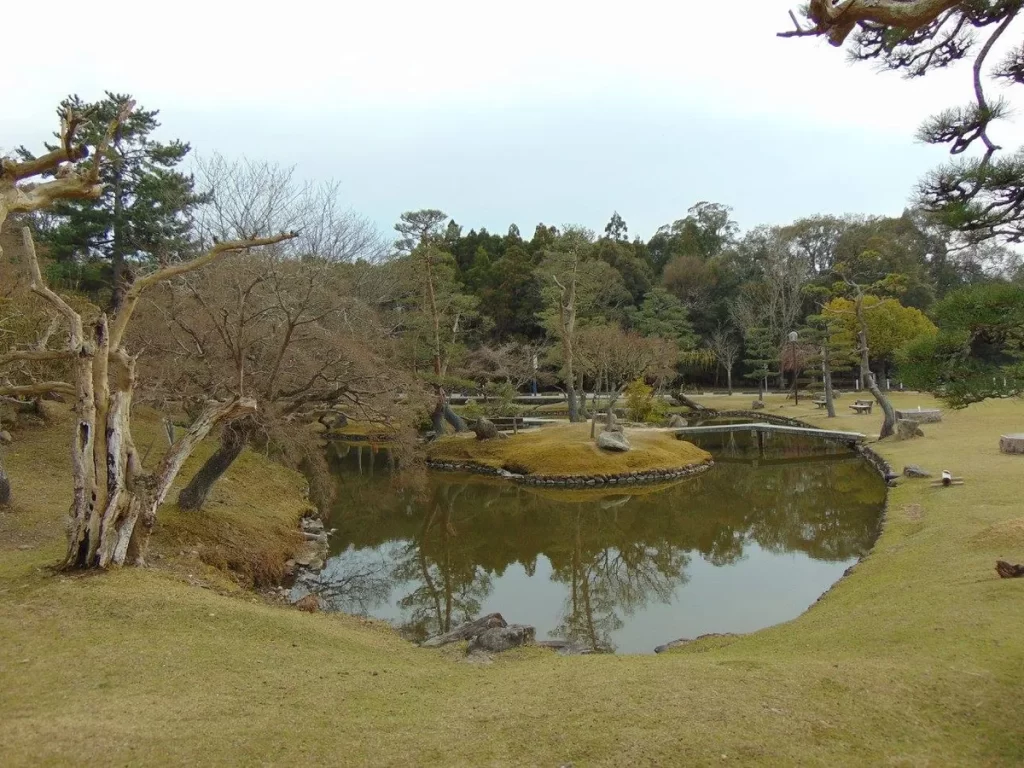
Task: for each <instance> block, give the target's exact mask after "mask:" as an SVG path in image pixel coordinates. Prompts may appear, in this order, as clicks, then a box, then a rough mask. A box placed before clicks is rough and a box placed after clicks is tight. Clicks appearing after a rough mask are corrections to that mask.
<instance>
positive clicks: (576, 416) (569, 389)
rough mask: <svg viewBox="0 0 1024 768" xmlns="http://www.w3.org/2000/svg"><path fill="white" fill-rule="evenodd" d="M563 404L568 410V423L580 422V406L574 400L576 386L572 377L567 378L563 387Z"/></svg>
mask: <svg viewBox="0 0 1024 768" xmlns="http://www.w3.org/2000/svg"><path fill="white" fill-rule="evenodd" d="M565 403H566V406H567V407H568V409H569V421H571V422H573V423H575V422H577V421H579V420H580V406H579V401H578V400H577V399H576V385H575V384H574V383H573V380H572V377H567V380H566V385H565Z"/></svg>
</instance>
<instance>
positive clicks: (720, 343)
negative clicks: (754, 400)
mask: <svg viewBox="0 0 1024 768" xmlns="http://www.w3.org/2000/svg"><path fill="white" fill-rule="evenodd" d="M708 344H709V346H710V347H711V351H712V352H714V353H715V358H716V360H717V361H718V364H719V365H720V366H722V367H723V368H725V380H726V384H727V386H728V388H729V394H730V395H731V394H732V370H733V367H734V366H735V365H736V360H737V359H739V356H740V341H739V339H737V338H736V336H735V335H734V334H733V332H732V330H731V329H730V328H726V327H725V326H722V325H719V326H718V327H717V328H715V330H714V331H712V332H711V338H710V339H709V340H708Z"/></svg>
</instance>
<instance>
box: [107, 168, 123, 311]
mask: <svg viewBox="0 0 1024 768" xmlns="http://www.w3.org/2000/svg"><path fill="white" fill-rule="evenodd" d="M113 186H114V220H113V227H112V230H113V232H112V237H111V248H110V262H111V264H112V266H113V280H112V285H111V294H110V311H111V312H114V313H116V312H117V311H118V310H119V309H120V308H121V305H122V304H124V295H125V292H126V291H127V285H126V280H125V269H124V254H125V250H126V249H125V244H124V184H123V181H122V179H121V170H120V169H118V170H117V173H116V174H115V176H114V185H113Z"/></svg>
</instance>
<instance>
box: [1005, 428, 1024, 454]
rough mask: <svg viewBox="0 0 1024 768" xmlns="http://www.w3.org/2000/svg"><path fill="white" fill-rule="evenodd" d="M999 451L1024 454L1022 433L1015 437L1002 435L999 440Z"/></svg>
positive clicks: (1023, 436) (1023, 435)
mask: <svg viewBox="0 0 1024 768" xmlns="http://www.w3.org/2000/svg"><path fill="white" fill-rule="evenodd" d="M999 450H1000V451H1002V452H1003V453H1020V454H1024V432H1018V433H1017V434H1015V435H1003V436H1002V437H1000V438H999Z"/></svg>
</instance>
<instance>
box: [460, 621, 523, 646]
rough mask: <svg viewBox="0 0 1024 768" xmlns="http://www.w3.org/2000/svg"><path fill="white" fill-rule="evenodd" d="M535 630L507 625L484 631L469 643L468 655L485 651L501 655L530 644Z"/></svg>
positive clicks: (519, 625)
mask: <svg viewBox="0 0 1024 768" xmlns="http://www.w3.org/2000/svg"><path fill="white" fill-rule="evenodd" d="M536 635H537V630H535V629H534V628H533V627H530V626H527V625H525V624H509V625H508V626H507V627H492V628H491V629H485V630H484V631H483V632H481V633H480V634H479V635H477V636H476V637H474V638H473V639H472V640H470V642H469V648H468V649H467V652H468V653H472V652H473V651H487V652H489V653H501V652H502V651H507V650H510V649H512V648H518V647H519V646H521V645H526V644H527V643H532V642H533V640H534V638H535V637H536Z"/></svg>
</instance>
